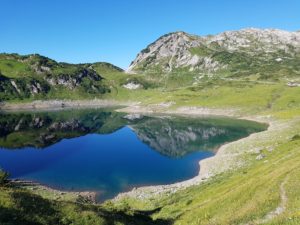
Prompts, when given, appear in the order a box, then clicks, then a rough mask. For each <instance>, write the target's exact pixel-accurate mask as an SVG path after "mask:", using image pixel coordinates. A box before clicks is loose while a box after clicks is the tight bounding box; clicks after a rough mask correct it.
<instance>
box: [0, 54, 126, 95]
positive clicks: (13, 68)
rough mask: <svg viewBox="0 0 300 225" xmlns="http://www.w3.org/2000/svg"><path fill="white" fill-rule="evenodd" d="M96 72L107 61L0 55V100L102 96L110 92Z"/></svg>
mask: <svg viewBox="0 0 300 225" xmlns="http://www.w3.org/2000/svg"><path fill="white" fill-rule="evenodd" d="M99 71H103V72H106V71H122V69H120V68H118V67H116V66H114V65H111V64H109V63H93V64H92V63H86V64H68V63H59V62H56V61H54V60H52V59H49V58H47V57H44V56H41V55H38V54H32V55H25V56H22V55H18V54H0V100H12V99H24V98H33V97H35V98H36V97H41V98H47V97H49V98H51V97H54V98H55V97H68V96H70V93H71V92H70V91H72V95H74V96H88V95H96V96H97V95H102V94H104V93H108V92H110V89H109V87H108V86H107V85H106V84H105V82H104V79H103V77H102V75H101V74H100V73H99Z"/></svg>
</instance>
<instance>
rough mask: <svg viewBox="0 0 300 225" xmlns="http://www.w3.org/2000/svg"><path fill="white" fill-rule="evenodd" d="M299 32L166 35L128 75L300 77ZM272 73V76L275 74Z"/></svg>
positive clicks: (275, 31)
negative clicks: (185, 74) (281, 75)
mask: <svg viewBox="0 0 300 225" xmlns="http://www.w3.org/2000/svg"><path fill="white" fill-rule="evenodd" d="M299 59H300V32H288V31H283V30H277V29H254V28H249V29H243V30H239V31H227V32H224V33H220V34H217V35H208V36H203V37H201V36H196V35H191V34H187V33H185V32H181V31H180V32H174V33H170V34H166V35H164V36H162V37H160V38H159V39H157V40H156V41H155V42H153V43H152V44H150V45H148V46H147V47H146V48H145V49H144V50H142V51H141V52H140V53H139V54H138V55H137V57H136V59H135V60H134V61H133V62H132V63H131V65H130V66H129V68H128V70H127V72H128V73H174V72H186V73H194V74H200V75H207V76H214V75H216V74H221V75H226V76H243V75H246V76H247V75H254V74H256V75H258V76H260V77H261V78H264V79H265V78H268V77H269V76H272V77H275V78H276V75H280V74H285V75H286V74H287V75H288V76H293V75H296V76H297V75H300V64H299V63H298V62H299ZM274 73H275V74H274Z"/></svg>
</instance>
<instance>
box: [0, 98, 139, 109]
mask: <svg viewBox="0 0 300 225" xmlns="http://www.w3.org/2000/svg"><path fill="white" fill-rule="evenodd" d="M134 104H136V103H134V102H119V101H115V100H108V99H92V100H35V101H32V102H24V103H9V102H8V103H5V102H4V103H0V111H21V110H62V109H73V108H75V109H77V108H78V109H80V108H105V107H117V106H119V107H130V106H132V105H134Z"/></svg>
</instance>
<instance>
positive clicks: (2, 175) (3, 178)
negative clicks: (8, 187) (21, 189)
mask: <svg viewBox="0 0 300 225" xmlns="http://www.w3.org/2000/svg"><path fill="white" fill-rule="evenodd" d="M8 177H9V174H8V173H7V172H5V171H3V170H0V185H3V184H5V183H7V181H8Z"/></svg>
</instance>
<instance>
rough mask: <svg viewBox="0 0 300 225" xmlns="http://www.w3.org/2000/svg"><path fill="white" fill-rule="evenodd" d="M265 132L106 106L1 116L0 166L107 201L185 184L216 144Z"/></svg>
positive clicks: (245, 124)
mask: <svg viewBox="0 0 300 225" xmlns="http://www.w3.org/2000/svg"><path fill="white" fill-rule="evenodd" d="M265 129H266V125H265V124H259V123H256V122H252V121H246V120H236V119H230V118H221V117H212V118H210V117H201V118H186V117H178V116H177V117H175V116H153V117H152V116H142V115H138V114H130V115H128V114H125V113H118V112H115V111H113V110H109V109H85V110H83V109H82V110H71V109H70V110H63V111H52V112H18V113H1V114H0V167H1V168H2V169H3V170H5V171H7V172H9V174H10V177H11V178H18V179H25V180H31V181H36V182H39V183H41V184H44V185H47V186H50V187H53V188H56V189H60V190H74V191H96V192H97V193H99V195H98V196H99V197H98V198H99V200H105V199H109V198H112V197H114V196H116V195H117V194H118V193H120V192H124V191H129V190H130V189H132V188H133V187H139V186H145V185H156V184H170V183H174V182H179V181H183V180H186V179H190V178H192V177H194V176H196V175H197V174H198V172H199V169H201V168H199V161H200V160H201V159H205V158H208V157H211V156H213V155H214V154H215V153H216V150H217V149H218V148H219V147H220V146H221V145H222V144H224V143H227V142H231V141H235V140H238V139H240V138H243V137H246V136H248V135H249V134H251V133H254V132H259V131H262V130H265Z"/></svg>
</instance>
